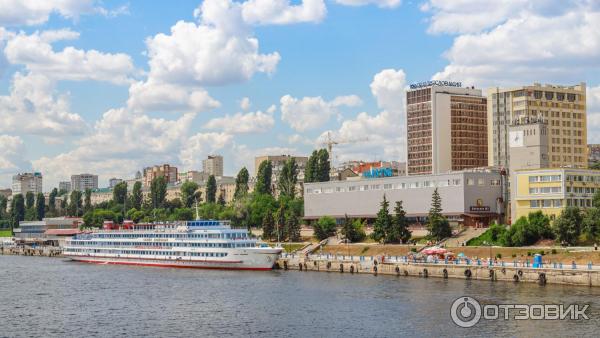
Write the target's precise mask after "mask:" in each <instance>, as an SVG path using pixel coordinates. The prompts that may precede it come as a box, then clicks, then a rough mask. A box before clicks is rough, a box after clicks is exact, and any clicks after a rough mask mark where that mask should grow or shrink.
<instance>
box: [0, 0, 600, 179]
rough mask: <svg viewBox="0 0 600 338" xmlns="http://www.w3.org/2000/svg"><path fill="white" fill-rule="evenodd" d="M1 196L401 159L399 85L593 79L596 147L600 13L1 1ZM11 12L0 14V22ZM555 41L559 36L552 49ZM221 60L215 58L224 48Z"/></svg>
mask: <svg viewBox="0 0 600 338" xmlns="http://www.w3.org/2000/svg"><path fill="white" fill-rule="evenodd" d="M0 13H3V14H0V188H8V187H10V186H11V179H12V176H13V175H15V174H17V173H20V172H41V173H42V174H43V175H44V190H46V191H47V190H48V189H51V188H52V187H57V186H58V184H59V182H60V181H67V180H68V179H69V178H70V175H71V174H80V173H93V174H97V175H99V178H98V181H99V183H98V184H99V186H101V187H104V186H108V181H109V179H110V178H113V177H117V178H122V179H130V178H133V177H134V175H135V174H136V172H137V171H140V170H142V169H143V168H145V167H148V166H153V165H156V164H159V163H169V164H172V165H174V166H177V167H178V169H179V171H181V172H186V171H188V170H202V160H203V159H205V158H206V157H207V156H208V155H211V154H219V155H222V156H223V165H224V167H223V174H224V175H235V174H236V173H237V171H238V170H239V169H240V168H241V167H243V166H246V167H247V168H248V170H249V171H250V172H252V171H253V167H254V157H255V156H261V155H282V154H289V155H294V156H308V155H310V153H311V152H312V150H313V149H315V148H317V147H325V146H324V144H323V143H322V142H323V141H324V140H325V135H327V132H331V134H332V136H333V137H334V138H338V139H363V138H364V137H365V136H368V139H367V138H364V140H362V141H361V142H356V143H347V144H340V145H339V146H337V147H336V148H335V150H334V161H335V162H337V163H341V162H343V161H347V160H364V161H377V160H385V161H401V162H404V161H405V160H406V159H405V156H406V152H405V146H406V130H405V129H406V128H405V124H404V123H405V118H406V112H405V109H406V107H405V95H406V94H405V91H406V90H407V88H408V87H409V84H411V83H421V82H424V81H428V80H445V81H453V82H461V83H462V85H463V86H475V88H478V89H481V90H482V91H483V92H484V94H485V93H486V92H487V90H488V88H490V87H494V86H499V87H513V86H528V85H532V84H533V83H542V84H545V83H551V84H557V85H569V86H570V85H577V84H579V83H580V82H585V83H586V85H587V130H588V133H587V135H588V137H587V139H588V142H589V143H600V137H599V136H597V135H600V133H599V131H600V76H599V70H600V63H599V62H598V60H600V45H599V44H596V43H589V42H590V41H592V42H594V41H600V33H599V32H600V6H598V4H595V3H593V2H591V1H586V0H567V1H556V0H550V1H531V2H529V3H527V4H524V3H523V2H522V1H520V0H514V1H506V2H503V3H493V2H481V1H479V0H467V1H460V2H447V1H440V0H430V1H417V2H410V1H400V0H331V1H324V0H305V1H293V2H292V1H288V0H278V1H263V2H261V1H236V2H233V1H231V0H206V1H201V0H195V1H191V0H182V1H177V2H176V3H172V2H158V1H153V2H150V1H121V0H111V1H108V0H104V1H95V0H81V1H77V2H73V3H71V2H64V1H54V0H47V1H43V2H41V1H40V2H31V3H22V4H19V5H18V6H17V5H15V4H12V3H5V4H0ZM6 13H9V14H6ZM557 37H560V38H557ZM226 45H228V46H230V47H231V48H227V49H225V48H224V46H226Z"/></svg>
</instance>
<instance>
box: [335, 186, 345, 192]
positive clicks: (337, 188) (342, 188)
mask: <svg viewBox="0 0 600 338" xmlns="http://www.w3.org/2000/svg"><path fill="white" fill-rule="evenodd" d="M335 191H336V192H344V191H346V189H344V187H336V188H335Z"/></svg>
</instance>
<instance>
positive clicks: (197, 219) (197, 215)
mask: <svg viewBox="0 0 600 338" xmlns="http://www.w3.org/2000/svg"><path fill="white" fill-rule="evenodd" d="M194 200H195V201H196V221H199V220H200V213H199V212H198V199H197V198H194Z"/></svg>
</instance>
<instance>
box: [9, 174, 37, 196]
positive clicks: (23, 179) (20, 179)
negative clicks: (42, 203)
mask: <svg viewBox="0 0 600 338" xmlns="http://www.w3.org/2000/svg"><path fill="white" fill-rule="evenodd" d="M42 181H43V177H42V173H39V172H33V173H22V174H17V175H14V176H13V177H12V194H13V195H16V194H23V195H25V194H26V193H28V192H30V191H31V192H33V193H34V194H37V193H40V192H42Z"/></svg>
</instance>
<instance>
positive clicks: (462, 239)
mask: <svg viewBox="0 0 600 338" xmlns="http://www.w3.org/2000/svg"><path fill="white" fill-rule="evenodd" d="M486 230H487V228H473V227H466V228H465V230H463V231H462V232H461V233H459V234H458V235H456V237H450V238H447V239H445V240H443V241H442V244H443V245H444V246H446V247H460V246H462V244H463V243H465V244H466V243H467V242H468V241H469V240H470V239H472V238H475V237H479V236H481V234H483V233H484V232H485V231H486Z"/></svg>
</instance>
